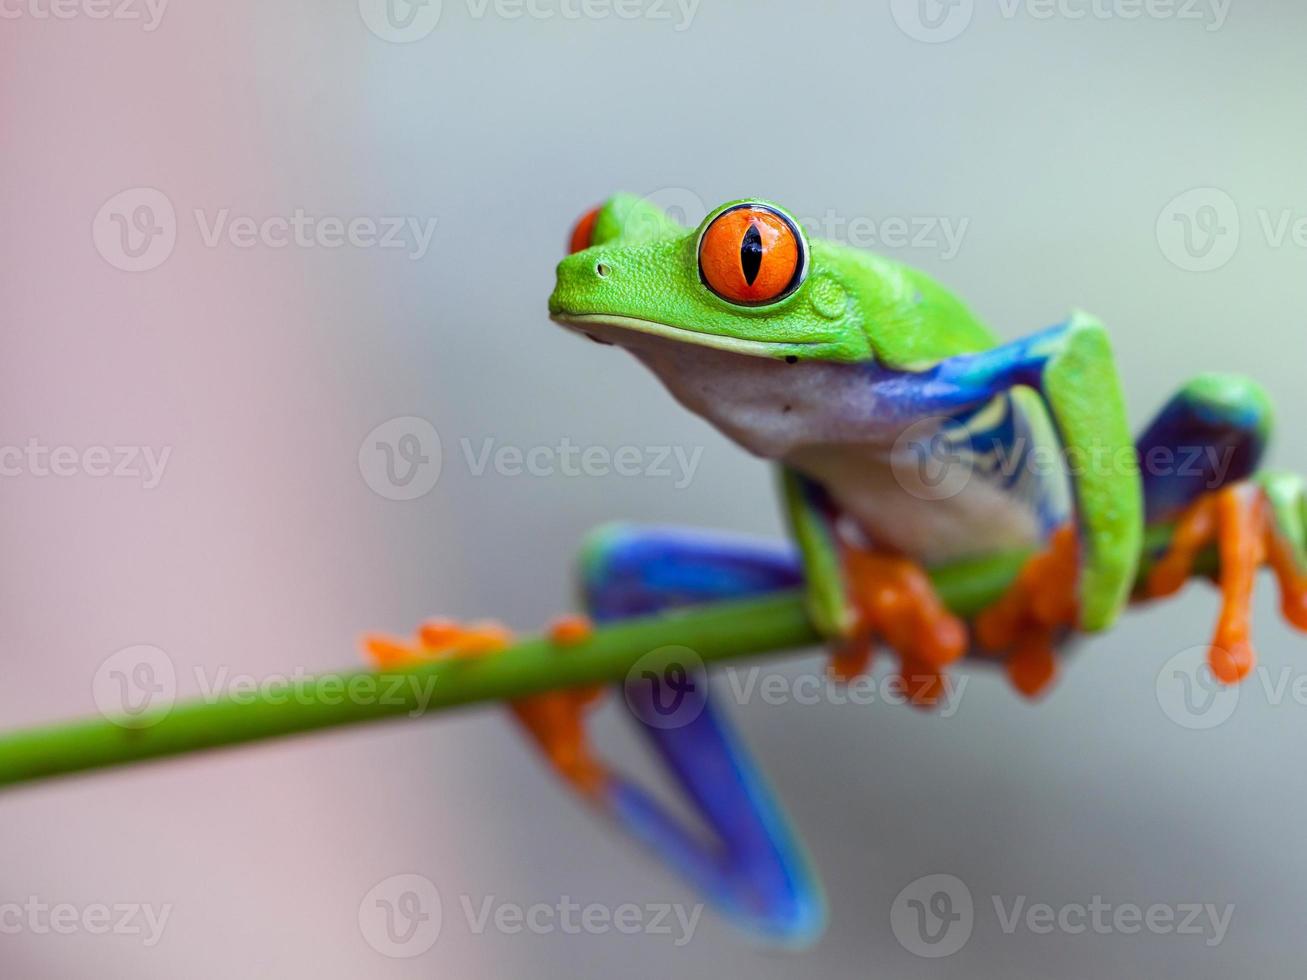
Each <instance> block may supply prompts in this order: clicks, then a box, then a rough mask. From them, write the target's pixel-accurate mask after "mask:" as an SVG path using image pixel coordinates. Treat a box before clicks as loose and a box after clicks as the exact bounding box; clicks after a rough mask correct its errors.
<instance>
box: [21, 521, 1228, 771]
mask: <svg viewBox="0 0 1307 980" xmlns="http://www.w3.org/2000/svg"><path fill="white" fill-rule="evenodd" d="M1158 534H1162V532H1158ZM1155 537H1157V536H1156V535H1155ZM1164 539H1165V537H1164V534H1162V536H1161V537H1160V538H1157V540H1158V541H1161V540H1164ZM1154 543H1156V541H1155V542H1154ZM1026 557H1027V556H1026V554H1025V553H1022V552H1014V553H1009V554H1005V555H999V556H993V557H989V558H985V559H981V560H976V561H969V562H965V563H961V564H958V565H952V566H949V567H946V568H941V569H937V570H933V571H932V572H931V577H932V580H933V581H934V583H935V587H936V589H937V590H938V592H939V594H940V597H941V598H942V599H943V601H944V602H945V603H946V604H947V605H948V606H949V608H950V609H952V610H953V611H954V612H956V613H957V614H959V615H962V616H969V615H972V614H973V613H975V612H976V611H978V610H979V609H981V608H983V607H984V606H985V605H987V604H989V603H990V602H993V601H994V600H995V599H997V598H998V597H999V596H1000V595H1001V594H1002V592H1003V590H1004V589H1005V588H1006V587H1007V586H1008V585H1009V584H1010V583H1011V582H1012V580H1013V578H1014V577H1015V576H1016V573H1017V571H1018V570H1019V569H1020V567H1021V564H1022V562H1023V561H1024V559H1025V558H1026ZM1208 564H1210V561H1209V563H1208ZM819 642H821V638H820V637H819V635H818V634H817V631H816V630H815V629H814V628H813V626H812V624H811V622H810V621H809V619H808V616H807V614H806V612H805V610H804V603H803V597H802V595H801V594H800V593H799V592H786V593H781V594H777V595H773V596H768V597H765V598H762V599H754V600H749V601H744V602H722V603H713V604H711V605H705V606H698V607H694V608H691V609H684V610H679V611H675V612H668V613H664V614H661V615H657V616H649V617H645V618H641V619H632V620H626V621H623V622H621V623H614V624H612V625H606V626H603V627H602V628H599V629H596V630H595V632H594V633H593V634H592V635H591V637H590V638H589V639H587V640H586V641H584V642H583V643H580V644H577V645H575V646H571V647H567V648H566V649H560V648H559V647H557V646H554V645H552V644H550V643H549V642H548V641H546V640H544V639H542V638H539V637H534V638H529V639H525V640H522V641H521V642H518V643H515V644H513V645H512V646H511V647H509V648H507V649H505V650H502V651H500V652H497V653H494V654H491V655H488V656H485V657H481V658H478V659H468V660H449V661H442V662H433V663H429V664H423V665H421V666H417V667H413V668H410V669H406V670H402V671H391V672H385V673H378V672H373V671H367V670H355V671H347V672H344V673H334V674H319V675H316V676H314V677H310V678H307V679H306V680H304V681H302V682H301V683H298V684H296V685H294V686H291V687H288V688H280V689H272V688H269V689H266V690H261V691H259V692H258V693H257V694H253V695H244V696H240V697H233V696H224V697H220V698H218V699H216V700H208V701H198V700H196V701H187V702H181V703H178V704H175V705H173V706H172V707H171V709H170V710H168V711H166V712H165V711H160V712H158V713H156V714H147V715H143V716H141V717H139V718H136V719H134V720H132V721H130V722H123V723H119V722H116V721H113V720H110V719H106V718H101V717H93V718H86V719H81V720H75V721H69V722H64V723H59V724H53V725H46V726H40V727H35V728H26V729H19V730H16V731H12V732H9V733H7V734H2V735H0V787H4V786H14V785H16V784H19V783H27V782H32V781H35V780H41V779H46V778H49V777H52V776H59V775H65V774H69V773H77V772H85V771H88V770H92V769H101V768H106V767H109V766H119V765H125V764H128V763H133V762H142V761H145V760H148V759H158V758H162V757H165V756H173V755H181V754H183V753H189V752H197V751H201V750H204V749H214V748H220V747H223V746H230V745H239V744H242V743H246V742H257V741H261V740H263V739H268V738H278V737H281V736H286V735H294V734H298V733H302V732H311V731H318V730H320V729H325V728H335V727H338V726H342V725H355V724H360V723H362V722H369V721H379V720H382V719H385V718H398V717H417V716H420V715H424V714H431V713H434V712H438V711H443V710H445V709H448V708H454V707H458V706H460V705H469V704H477V703H482V702H489V701H504V700H512V699H514V698H520V697H522V696H524V695H528V694H538V693H540V692H542V691H549V690H554V689H558V688H568V687H578V686H583V685H588V684H596V683H611V682H616V681H620V680H622V679H623V678H624V677H625V676H626V675H627V673H628V672H629V671H630V670H631V668H632V667H633V666H634V665H635V664H636V662H637V661H641V659H642V658H644V657H648V658H649V659H647V660H643V661H642V666H647V667H650V668H651V669H657V668H658V666H659V665H660V663H662V662H666V661H670V660H672V659H674V658H676V657H677V656H678V654H677V652H676V651H675V650H671V651H668V650H665V649H664V648H667V647H676V646H680V647H689V648H690V649H691V650H693V651H694V652H695V653H696V654H697V655H698V656H699V657H700V658H701V659H702V660H703V661H704V663H715V662H720V661H724V660H728V659H733V658H740V657H746V656H751V655H757V654H766V653H774V652H777V651H783V650H793V649H796V648H801V647H807V646H812V645H814V644H817V643H819Z"/></svg>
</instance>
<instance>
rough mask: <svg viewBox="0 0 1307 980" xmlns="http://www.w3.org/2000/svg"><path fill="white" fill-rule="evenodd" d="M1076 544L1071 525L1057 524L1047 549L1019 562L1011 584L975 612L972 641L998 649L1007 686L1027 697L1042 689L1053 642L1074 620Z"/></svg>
mask: <svg viewBox="0 0 1307 980" xmlns="http://www.w3.org/2000/svg"><path fill="white" fill-rule="evenodd" d="M1079 575H1080V545H1079V542H1078V540H1077V539H1076V532H1075V528H1074V527H1072V526H1071V525H1069V524H1068V525H1066V526H1065V527H1061V528H1058V529H1057V530H1056V531H1055V532H1054V533H1053V534H1052V536H1051V537H1050V538H1049V542H1048V548H1047V549H1046V550H1045V551H1043V552H1041V553H1039V554H1037V555H1035V556H1034V557H1033V558H1031V559H1030V560H1029V561H1027V562H1026V563H1025V565H1024V566H1022V569H1021V572H1020V573H1019V574H1018V575H1017V579H1016V581H1015V582H1013V583H1012V587H1011V588H1010V589H1008V591H1007V592H1006V593H1004V595H1003V596H1002V598H1000V599H999V600H998V601H997V602H996V603H994V604H993V605H992V606H990V607H989V608H988V609H985V610H984V611H983V612H981V613H980V615H979V616H977V617H976V623H975V627H976V640H977V642H978V643H979V644H980V645H981V646H982V647H984V648H985V649H987V650H993V651H996V652H1001V653H1004V654H1005V655H1006V656H1005V659H1004V668H1005V670H1006V672H1007V675H1008V679H1009V680H1010V681H1011V682H1012V686H1013V687H1015V688H1016V689H1017V691H1018V692H1020V693H1021V694H1023V695H1024V696H1026V697H1028V698H1033V697H1036V696H1038V695H1040V694H1042V693H1043V692H1044V691H1046V690H1047V689H1048V686H1049V685H1050V684H1051V683H1052V682H1053V679H1054V677H1055V676H1056V674H1057V658H1056V655H1055V654H1054V643H1055V640H1056V637H1057V636H1058V634H1059V633H1060V631H1062V630H1065V629H1068V628H1071V627H1073V626H1074V625H1075V622H1076V615H1077V612H1078V609H1079V603H1078V599H1077V595H1076V585H1077V582H1078V581H1079Z"/></svg>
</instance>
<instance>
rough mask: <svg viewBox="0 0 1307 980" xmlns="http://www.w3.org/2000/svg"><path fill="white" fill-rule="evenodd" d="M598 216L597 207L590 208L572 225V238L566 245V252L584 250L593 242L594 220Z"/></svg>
mask: <svg viewBox="0 0 1307 980" xmlns="http://www.w3.org/2000/svg"><path fill="white" fill-rule="evenodd" d="M598 217H599V209H598V208H591V209H590V210H589V211H587V212H586V213H585V214H583V215H581V218H580V220H579V221H577V223H576V224H575V225H573V226H572V238H571V240H570V241H569V242H568V245H567V254H568V255H571V254H573V253H574V252H584V251H585V250H586V249H587V248H589V247H590V246H591V245H593V244H594V237H595V221H596V219H598Z"/></svg>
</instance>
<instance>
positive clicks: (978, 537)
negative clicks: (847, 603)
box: [783, 445, 1043, 565]
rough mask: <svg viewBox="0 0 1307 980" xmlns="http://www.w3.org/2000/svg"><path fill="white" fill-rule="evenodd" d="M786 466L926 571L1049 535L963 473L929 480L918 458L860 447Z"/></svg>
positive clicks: (1001, 492) (1021, 507)
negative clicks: (823, 490)
mask: <svg viewBox="0 0 1307 980" xmlns="http://www.w3.org/2000/svg"><path fill="white" fill-rule="evenodd" d="M783 462H785V463H787V464H788V465H790V466H793V467H794V468H795V469H797V470H799V471H800V472H801V473H804V474H805V475H807V476H810V477H812V478H813V479H814V480H816V481H817V482H818V483H820V484H821V485H822V486H824V487H825V488H826V490H827V492H828V493H829V494H830V496H831V498H832V499H833V500H834V502H835V504H836V505H837V506H838V508H839V509H840V511H841V512H842V513H844V514H846V515H847V516H848V517H849V518H850V519H852V520H853V521H854V522H855V523H856V524H857V526H858V527H859V528H861V529H862V531H863V532H864V533H865V534H866V535H867V537H868V538H869V539H870V540H871V541H872V542H873V543H875V544H877V545H879V546H881V547H888V548H892V549H894V550H896V551H901V552H903V553H904V554H908V555H911V556H913V557H914V558H915V559H917V560H918V561H920V562H921V563H923V564H925V565H933V564H936V563H940V562H948V561H954V560H957V559H960V558H967V557H971V556H974V555H980V554H985V553H990V554H992V553H994V552H996V551H1003V550H1007V549H1011V548H1023V547H1030V546H1033V545H1034V544H1035V543H1037V542H1038V541H1039V540H1040V539H1041V538H1042V536H1043V529H1042V527H1041V523H1040V519H1039V514H1038V511H1037V509H1036V508H1035V507H1032V506H1030V504H1029V503H1028V502H1026V501H1025V500H1023V499H1022V498H1021V497H1019V496H1015V495H1013V494H1012V493H1010V492H1009V491H1007V490H1005V489H1004V488H1003V487H1002V486H1001V485H999V484H996V483H994V482H991V481H989V480H986V479H983V478H980V477H978V476H975V475H973V474H970V473H967V472H966V471H965V469H963V468H959V469H957V470H956V471H955V472H952V473H950V472H948V471H947V470H945V471H944V472H943V473H941V474H937V475H929V474H928V475H927V476H926V477H925V478H922V476H921V475H920V474H919V472H918V464H917V460H916V459H915V458H912V457H911V456H908V455H905V454H903V453H898V454H896V455H895V456H894V458H893V459H891V457H890V455H889V454H888V453H886V452H885V451H884V450H882V449H881V448H879V447H876V446H857V445H840V446H813V447H811V448H806V449H801V450H799V451H797V452H795V453H793V454H791V455H790V456H787V457H786V458H785V459H784V460H783Z"/></svg>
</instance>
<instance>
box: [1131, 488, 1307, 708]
mask: <svg viewBox="0 0 1307 980" xmlns="http://www.w3.org/2000/svg"><path fill="white" fill-rule="evenodd" d="M1304 501H1307V494H1304V492H1303V483H1302V481H1301V479H1300V478H1297V477H1292V476H1286V475H1280V474H1268V475H1266V476H1264V477H1262V478H1261V479H1259V480H1258V481H1256V482H1244V483H1236V484H1234V485H1232V486H1229V487H1224V488H1222V489H1221V490H1217V491H1214V492H1212V493H1208V494H1205V495H1203V496H1202V497H1200V498H1198V500H1197V501H1195V502H1194V503H1193V504H1191V505H1190V506H1189V507H1188V508H1187V509H1186V510H1185V511H1184V512H1183V513H1182V514H1181V515H1180V517H1179V519H1178V520H1177V521H1176V524H1175V530H1174V532H1173V535H1172V538H1171V543H1170V545H1169V546H1168V548H1167V550H1166V551H1165V552H1164V553H1163V554H1162V556H1161V557H1160V558H1159V559H1158V560H1157V562H1156V563H1155V564H1154V565H1153V567H1152V569H1151V571H1150V572H1149V574H1148V578H1147V581H1146V582H1145V584H1144V588H1143V594H1144V597H1145V598H1159V597H1162V596H1168V595H1171V594H1173V593H1175V592H1177V591H1179V589H1180V588H1181V587H1182V586H1183V585H1184V584H1185V582H1186V581H1188V579H1189V577H1190V576H1191V575H1192V574H1193V572H1194V570H1195V566H1196V565H1197V563H1198V562H1199V560H1200V557H1201V555H1202V553H1203V551H1204V550H1205V549H1207V548H1208V546H1209V545H1213V544H1215V546H1216V552H1217V558H1218V562H1219V564H1218V567H1217V571H1216V573H1215V575H1214V578H1215V581H1216V583H1217V585H1218V587H1219V588H1220V590H1221V614H1220V617H1219V618H1218V619H1217V624H1216V631H1215V634H1214V636H1213V638H1212V643H1211V648H1210V651H1209V654H1208V663H1209V665H1210V667H1211V669H1212V674H1213V675H1214V676H1215V677H1216V678H1217V680H1219V681H1221V682H1222V683H1225V684H1234V683H1236V682H1238V681H1240V680H1242V679H1243V678H1244V677H1245V676H1247V674H1248V672H1249V671H1251V670H1252V668H1253V666H1254V664H1255V663H1256V661H1257V657H1256V653H1255V652H1254V650H1253V645H1252V639H1251V636H1250V627H1249V605H1250V603H1251V601H1252V593H1253V583H1254V581H1255V579H1256V575H1257V570H1258V569H1259V568H1260V567H1261V566H1262V565H1264V564H1266V565H1270V567H1271V569H1272V570H1273V571H1274V572H1275V575H1276V578H1277V579H1278V580H1279V584H1280V599H1281V609H1282V611H1283V613H1284V617H1285V618H1286V619H1287V620H1289V622H1290V623H1292V624H1293V625H1294V626H1296V627H1298V628H1299V629H1303V630H1307V554H1305V552H1304V541H1303V524H1304V522H1303V515H1304V514H1305V513H1307V507H1305V506H1304Z"/></svg>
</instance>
